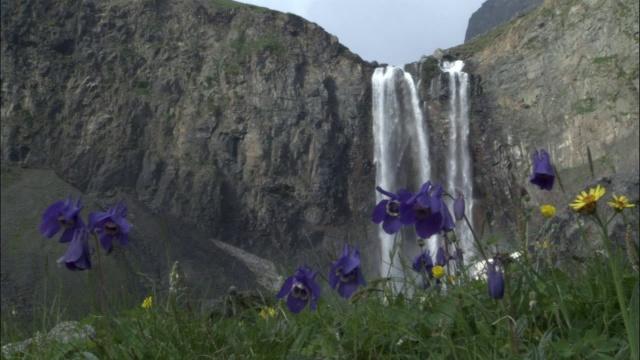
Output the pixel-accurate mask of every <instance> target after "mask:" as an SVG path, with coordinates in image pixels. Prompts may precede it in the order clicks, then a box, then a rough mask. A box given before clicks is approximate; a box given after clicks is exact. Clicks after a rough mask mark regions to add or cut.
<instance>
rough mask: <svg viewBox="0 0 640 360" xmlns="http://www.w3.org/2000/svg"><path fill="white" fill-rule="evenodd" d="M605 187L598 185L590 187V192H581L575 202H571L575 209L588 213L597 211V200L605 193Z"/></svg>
mask: <svg viewBox="0 0 640 360" xmlns="http://www.w3.org/2000/svg"><path fill="white" fill-rule="evenodd" d="M605 192H606V190H605V188H603V187H602V186H600V185H599V184H598V186H596V188H595V189H594V188H591V189H589V193H588V194H587V192H586V191H583V192H582V193H580V194H579V195H578V196H577V197H576V199H575V200H574V202H573V203H571V204H569V206H571V207H572V208H573V210H574V211H584V212H586V213H594V212H595V211H596V201H598V199H600V198H601V197H602V195H604V193H605Z"/></svg>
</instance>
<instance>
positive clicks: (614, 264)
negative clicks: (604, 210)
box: [593, 213, 638, 360]
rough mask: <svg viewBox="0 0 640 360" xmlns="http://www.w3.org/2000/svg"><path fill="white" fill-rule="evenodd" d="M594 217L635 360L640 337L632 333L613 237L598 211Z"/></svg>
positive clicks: (636, 359)
mask: <svg viewBox="0 0 640 360" xmlns="http://www.w3.org/2000/svg"><path fill="white" fill-rule="evenodd" d="M593 218H594V219H595V221H596V224H597V225H598V227H600V230H602V242H603V243H604V247H605V248H606V249H607V253H608V255H609V266H610V267H611V274H612V276H613V283H614V285H615V288H616V295H617V297H618V305H619V306H620V313H621V314H622V320H623V321H624V327H625V329H626V330H627V337H628V341H629V347H630V348H631V357H632V358H633V359H634V360H638V339H637V338H634V336H633V334H632V330H631V327H632V326H633V325H632V324H631V321H630V319H629V309H628V308H627V301H626V299H625V297H624V291H623V290H622V279H620V278H619V276H620V271H619V265H618V261H617V257H616V254H614V253H613V248H612V247H611V239H610V238H609V232H608V230H607V225H605V223H603V222H602V219H600V216H598V213H594V214H593ZM607 224H608V223H607Z"/></svg>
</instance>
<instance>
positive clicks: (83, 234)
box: [57, 227, 91, 271]
mask: <svg viewBox="0 0 640 360" xmlns="http://www.w3.org/2000/svg"><path fill="white" fill-rule="evenodd" d="M57 262H58V263H59V264H60V263H64V264H65V265H66V266H67V269H69V270H71V271H80V270H89V269H91V250H90V249H89V233H88V232H87V229H86V228H84V227H81V228H78V229H76V230H75V232H74V233H73V240H71V244H69V248H68V249H67V252H66V253H65V254H64V256H63V257H61V258H60V259H58V261H57Z"/></svg>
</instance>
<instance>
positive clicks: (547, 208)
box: [540, 205, 556, 218]
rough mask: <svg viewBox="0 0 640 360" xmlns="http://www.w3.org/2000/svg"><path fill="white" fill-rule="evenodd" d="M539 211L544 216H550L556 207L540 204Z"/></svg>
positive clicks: (554, 212) (553, 213)
mask: <svg viewBox="0 0 640 360" xmlns="http://www.w3.org/2000/svg"><path fill="white" fill-rule="evenodd" d="M540 212H541V213H542V215H544V217H547V218H550V217H552V216H553V215H555V214H556V207H555V206H553V205H542V206H540Z"/></svg>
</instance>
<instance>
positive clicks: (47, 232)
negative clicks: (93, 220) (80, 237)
mask: <svg viewBox="0 0 640 360" xmlns="http://www.w3.org/2000/svg"><path fill="white" fill-rule="evenodd" d="M81 199H82V196H78V199H77V200H76V203H75V204H72V197H71V194H69V197H68V198H67V201H58V202H56V203H54V204H52V205H51V206H49V207H48V208H47V210H45V212H44V214H43V215H42V221H40V232H41V233H42V235H44V236H45V237H48V238H52V237H54V236H55V235H56V234H57V233H58V232H59V231H60V230H61V229H64V231H63V232H62V236H60V240H59V242H61V243H66V242H69V241H71V240H72V239H73V236H74V233H75V231H76V230H78V229H81V228H84V222H83V221H82V218H81V217H80V216H79V214H80V210H82V207H83V206H82V203H81V202H80V200H81Z"/></svg>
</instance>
